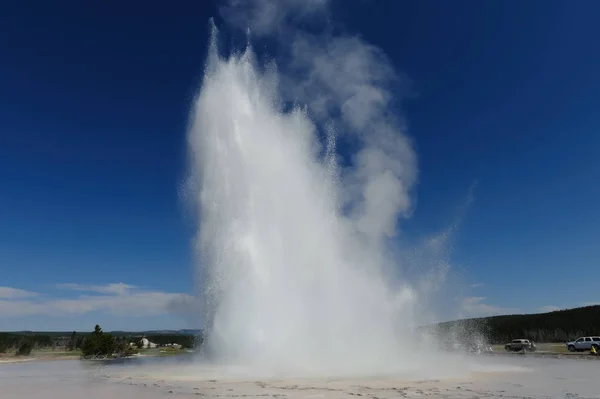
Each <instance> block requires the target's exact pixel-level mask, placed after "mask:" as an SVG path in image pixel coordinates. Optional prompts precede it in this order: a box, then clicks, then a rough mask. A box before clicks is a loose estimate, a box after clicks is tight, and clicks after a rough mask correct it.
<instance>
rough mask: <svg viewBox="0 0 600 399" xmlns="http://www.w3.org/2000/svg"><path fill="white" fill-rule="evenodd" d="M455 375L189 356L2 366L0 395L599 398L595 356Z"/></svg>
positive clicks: (90, 398)
mask: <svg viewBox="0 0 600 399" xmlns="http://www.w3.org/2000/svg"><path fill="white" fill-rule="evenodd" d="M470 362H471V363H470V365H471V366H470V369H469V370H465V371H464V373H459V374H462V375H459V374H456V376H454V377H446V378H440V379H436V378H426V379H416V378H414V377H408V376H399V375H396V376H371V377H355V378H327V379H325V378H314V377H313V378H289V377H285V378H282V377H279V378H277V377H256V376H255V377H249V376H246V377H244V376H243V375H242V374H240V373H238V374H231V373H227V374H225V373H223V372H222V371H219V370H218V369H214V368H212V369H211V368H210V367H208V366H206V365H205V366H201V365H197V364H194V363H191V362H190V360H189V359H179V360H168V361H160V360H145V361H139V360H136V361H122V362H96V363H93V362H80V361H56V362H26V363H18V364H0V398H2V399H4V398H6V399H9V398H10V399H15V398H49V399H53V398H61V399H80V398H81V399H96V398H98V399H100V398H102V399H106V398H110V399H130V398H134V399H135V398H148V399H153V398H165V397H171V398H198V397H206V398H223V399H228V398H254V397H272V398H282V399H294V398H324V399H329V398H355V399H359V398H360V397H364V398H365V399H387V398H425V397H427V398H431V399H436V398H473V399H474V398H518V399H522V398H523V399H524V398H532V399H534V398H535V399H537V398H553V399H554V398H561V399H562V398H564V399H592V398H594V399H600V362H598V361H593V360H582V359H552V358H539V357H528V356H521V357H514V356H507V357H497V356H493V357H486V356H481V357H474V358H473V359H470Z"/></svg>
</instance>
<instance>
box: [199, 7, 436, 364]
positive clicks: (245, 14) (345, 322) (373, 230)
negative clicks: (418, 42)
mask: <svg viewBox="0 0 600 399" xmlns="http://www.w3.org/2000/svg"><path fill="white" fill-rule="evenodd" d="M328 5H329V3H328V2H327V1H317V0H313V1H300V0H285V1H262V0H255V1H245V2H241V1H230V2H229V3H227V4H225V5H224V6H223V7H222V9H221V13H222V16H223V18H224V19H225V20H226V22H227V23H228V25H229V26H230V27H233V28H234V29H243V30H246V29H248V28H249V29H250V36H251V37H258V38H268V39H270V40H274V41H275V42H276V43H277V48H278V51H279V53H280V54H282V57H278V62H277V65H275V64H274V63H270V64H267V65H266V67H261V64H260V62H259V61H258V60H257V57H256V55H255V53H254V51H253V50H252V47H251V46H250V45H248V46H247V47H246V49H245V51H243V52H242V53H240V54H233V55H231V56H230V57H228V58H225V59H223V58H221V56H220V55H219V49H218V38H219V32H218V30H217V28H216V27H215V26H214V25H213V33H212V39H211V47H210V50H209V55H208V58H207V63H206V70H205V77H204V81H203V84H202V88H201V90H200V92H199V94H198V97H197V100H196V102H195V106H194V109H193V112H192V118H191V119H192V120H191V122H192V123H191V126H190V130H189V147H190V155H191V157H190V160H191V163H190V184H189V189H190V191H191V197H192V198H194V199H195V200H196V203H197V205H198V211H199V215H200V231H199V235H198V241H197V246H198V251H199V255H200V273H199V274H200V275H201V276H202V283H203V293H204V296H205V301H204V304H203V309H204V313H205V318H206V323H207V325H206V330H207V332H208V335H207V337H206V345H205V348H206V350H207V351H208V352H209V355H211V356H212V357H213V358H214V359H216V360H220V361H223V362H226V363H228V364H244V365H250V366H252V368H253V369H254V370H256V369H261V370H279V371H281V372H285V371H287V372H290V373H294V374H298V373H301V374H307V373H311V372H316V373H327V374H337V375H339V374H352V373H359V374H364V373H365V372H369V373H373V372H397V371H400V370H404V371H406V370H411V369H414V368H415V367H417V368H418V365H419V364H421V365H423V364H427V367H428V369H429V370H435V369H436V367H435V366H436V365H437V366H439V367H441V363H440V359H441V357H440V356H441V355H439V354H436V355H435V357H436V362H435V364H434V363H433V362H430V361H429V358H428V356H425V355H424V353H423V350H422V349H421V348H419V349H417V348H418V346H415V340H417V339H421V340H423V339H424V338H423V337H422V336H420V337H418V336H417V335H416V334H415V327H416V326H417V325H419V322H420V321H422V320H423V311H424V310H425V309H423V308H422V307H420V306H419V301H417V297H418V296H419V295H420V293H419V290H420V289H421V288H422V287H425V285H421V286H411V285H410V284H409V283H408V281H403V280H400V282H399V283H398V282H396V284H390V280H389V276H388V275H387V272H388V271H390V270H400V269H402V264H400V263H399V261H398V259H397V257H396V255H397V254H396V253H394V252H393V251H390V250H389V248H388V246H389V242H390V240H389V238H390V237H393V236H394V235H396V234H397V231H398V226H397V220H398V219H399V218H401V217H406V216H409V215H410V213H411V210H412V207H413V203H412V200H411V198H412V194H411V190H412V189H413V187H414V185H415V183H416V181H417V174H418V173H417V166H416V155H415V152H414V150H413V149H412V144H411V140H410V139H409V138H408V137H407V136H406V135H405V134H404V129H403V125H402V121H401V120H400V119H399V118H398V117H396V116H395V115H396V114H397V112H396V110H395V107H394V102H393V95H392V92H391V91H390V90H389V89H388V87H391V86H392V84H393V83H394V82H395V81H397V80H398V77H397V76H396V74H395V73H394V70H393V68H392V65H391V64H390V62H389V61H388V59H387V58H386V56H385V54H384V53H383V52H382V51H381V50H380V49H378V48H377V47H375V46H372V45H370V44H368V43H366V42H364V41H363V40H362V39H360V38H358V37H352V36H333V35H331V34H329V33H327V31H328V29H327V26H328V25H327V20H328V13H329V11H328V10H329V9H328ZM306 19H310V20H312V21H313V22H314V21H315V20H316V21H321V22H323V23H324V25H323V26H322V27H321V28H319V27H315V26H314V23H313V27H312V28H311V30H310V31H303V30H301V29H299V28H298V26H299V25H298V24H299V23H300V22H303V21H305V20H306ZM289 103H293V104H295V106H294V107H293V109H292V110H288V108H289V107H288V106H287V104H289ZM323 136H324V137H323ZM340 141H345V142H346V143H349V148H351V149H352V150H351V156H350V157H348V158H347V159H342V158H341V157H340V152H339V151H338V150H337V145H338V143H339V142H340ZM424 274H427V273H424ZM435 274H436V273H429V274H427V275H428V276H433V275H435ZM438 274H439V273H438ZM441 274H442V275H443V274H444V273H441ZM430 285H431V284H430ZM417 352H418V356H416V355H417Z"/></svg>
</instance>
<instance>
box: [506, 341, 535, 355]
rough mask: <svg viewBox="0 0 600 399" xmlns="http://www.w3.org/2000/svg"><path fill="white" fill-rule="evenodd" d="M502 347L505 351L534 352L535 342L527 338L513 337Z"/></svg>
mask: <svg viewBox="0 0 600 399" xmlns="http://www.w3.org/2000/svg"><path fill="white" fill-rule="evenodd" d="M504 349H505V350H506V351H507V352H520V351H524V352H526V351H529V352H534V351H535V350H536V349H537V348H536V346H535V344H534V343H533V342H532V341H530V340H528V339H513V340H512V342H510V343H508V344H506V345H504Z"/></svg>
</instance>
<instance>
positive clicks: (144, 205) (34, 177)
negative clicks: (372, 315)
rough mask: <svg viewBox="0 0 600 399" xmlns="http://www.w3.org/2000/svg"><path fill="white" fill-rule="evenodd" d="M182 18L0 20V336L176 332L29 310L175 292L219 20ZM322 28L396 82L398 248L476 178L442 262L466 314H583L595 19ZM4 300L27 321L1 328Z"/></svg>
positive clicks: (433, 7) (385, 6) (463, 7)
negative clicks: (414, 182) (184, 198)
mask: <svg viewBox="0 0 600 399" xmlns="http://www.w3.org/2000/svg"><path fill="white" fill-rule="evenodd" d="M42 3H43V2H40V5H41V4H42ZM195 3H197V4H196V5H195V6H193V7H192V6H190V7H189V9H187V10H183V9H181V8H180V9H177V10H171V11H168V10H166V11H165V10H158V9H155V10H149V9H146V10H144V11H140V10H141V9H136V8H135V7H132V8H131V9H130V10H125V9H120V10H119V11H116V10H115V9H109V8H108V6H107V8H106V9H102V7H101V6H95V7H94V8H89V9H76V8H74V7H69V8H65V9H64V10H56V9H55V10H53V12H52V14H53V15H52V16H48V15H49V13H48V12H45V13H44V12H41V11H39V12H38V13H37V14H33V13H31V12H30V13H29V14H26V13H25V12H24V11H23V10H13V11H12V12H8V11H7V12H6V13H5V14H4V15H2V16H0V53H1V54H2V57H1V61H0V287H12V288H16V289H21V290H26V291H30V292H35V293H41V294H40V295H38V296H28V295H32V294H27V293H20V294H17V293H16V291H10V290H8V289H7V288H4V294H2V292H3V291H2V290H1V289H0V312H3V314H0V320H2V321H0V330H1V329H21V328H30V329H62V328H63V326H64V328H65V329H70V328H78V329H79V328H86V326H87V324H93V323H94V320H98V319H99V318H100V320H102V321H103V322H105V323H108V326H107V328H115V329H116V328H154V327H156V328H162V327H168V326H177V327H178V326H183V325H185V323H184V322H181V321H180V320H179V319H177V318H176V317H172V318H167V317H165V316H161V315H154V314H153V312H149V315H148V316H146V317H143V318H129V317H124V316H122V315H121V316H114V315H112V313H114V312H112V313H111V312H110V311H107V310H106V309H105V308H102V309H100V310H95V309H96V308H93V306H92V305H90V306H92V308H90V309H91V310H90V311H89V312H86V311H85V309H84V310H79V313H77V312H75V313H72V314H71V313H65V314H63V315H62V316H60V317H57V316H55V315H48V314H46V315H45V316H43V317H42V316H39V315H37V314H38V313H40V312H42V311H40V310H39V309H54V308H52V307H51V306H50V305H48V307H46V308H44V307H43V306H41V305H39V304H40V303H41V302H44V301H46V302H49V301H50V302H51V301H52V300H53V299H55V298H63V299H64V298H66V299H70V298H76V297H79V295H82V294H83V295H88V294H90V295H97V294H98V293H99V292H100V293H102V292H104V294H106V293H109V294H111V295H112V294H115V293H116V291H113V290H110V289H108V290H107V289H106V288H104V289H103V288H102V287H98V286H105V285H106V284H109V283H118V282H123V283H126V284H131V285H136V286H139V288H137V289H134V290H133V291H132V292H134V294H131V293H128V294H127V295H142V294H144V293H145V294H148V295H154V296H156V297H159V298H163V296H165V295H168V294H165V293H189V292H191V290H192V288H193V278H192V270H193V263H192V258H191V249H190V243H191V240H192V235H193V231H194V226H193V222H192V221H191V220H189V217H188V215H186V212H185V210H184V208H183V206H182V203H181V201H180V200H179V198H178V190H179V186H180V184H181V180H182V178H183V176H184V173H185V171H184V162H185V126H186V123H187V115H188V112H189V108H190V103H191V99H192V96H193V94H194V92H195V91H196V89H197V87H198V85H199V82H200V79H201V73H202V68H203V62H204V56H205V50H206V43H207V34H208V25H207V22H208V18H210V17H211V16H217V15H218V12H217V11H216V9H215V8H214V6H213V5H212V4H211V3H210V2H208V1H207V2H195ZM30 4H31V2H30ZM31 9H34V7H31ZM140 13H143V14H145V15H143V16H141V14H140ZM117 14H120V16H115V15H117ZM332 15H333V18H334V19H335V21H336V23H338V24H341V25H343V27H344V29H345V30H346V31H347V32H351V33H359V34H361V35H362V37H363V38H364V39H366V40H367V41H369V42H371V43H373V44H375V45H377V46H379V47H381V48H382V49H383V50H384V51H385V52H386V53H387V55H388V56H389V57H390V58H391V60H392V62H393V63H394V65H395V67H396V68H397V69H398V71H400V72H402V73H403V74H405V75H407V76H408V77H409V78H410V80H411V81H412V88H413V91H414V93H415V95H414V96H413V97H412V98H410V99H407V100H405V102H404V104H403V112H404V116H405V118H406V119H407V123H408V127H409V134H410V135H411V136H412V137H413V138H414V139H415V143H416V149H417V153H418V157H419V168H420V181H419V184H418V187H417V197H418V203H417V208H416V212H415V214H414V217H413V219H412V220H410V221H409V222H407V223H405V224H404V225H403V226H404V227H403V229H404V231H405V233H404V234H407V235H408V236H409V237H413V238H414V237H420V236H422V235H427V234H435V233H436V232H437V231H440V230H442V229H444V228H445V227H446V226H447V225H448V224H450V223H452V221H453V219H454V218H455V217H456V213H457V209H460V208H461V204H463V203H464V201H465V200H466V197H467V192H468V189H469V187H470V186H471V185H473V183H474V182H477V184H476V185H475V188H474V191H473V193H474V197H475V201H474V202H473V203H472V204H471V205H470V206H469V208H468V210H467V213H466V215H465V216H464V218H463V220H462V223H461V225H460V229H459V231H458V232H457V233H456V235H455V237H454V241H453V247H452V249H453V252H452V263H453V264H454V265H455V267H456V269H455V270H457V271H458V272H459V273H460V274H461V276H463V277H464V280H465V281H466V282H467V284H483V285H482V286H479V287H473V288H472V289H471V291H470V292H467V293H466V294H465V295H467V296H469V297H472V298H471V302H470V305H471V308H470V309H471V311H472V313H486V311H487V312H488V313H494V312H498V311H500V312H501V311H502V310H503V309H507V310H512V309H514V308H516V309H518V310H522V311H527V312H530V311H536V310H537V309H538V308H541V307H544V306H558V307H570V306H578V305H581V304H584V303H589V302H597V301H600V294H598V282H597V279H593V278H589V277H590V276H593V275H594V273H595V270H597V266H598V265H599V259H600V231H599V228H598V226H600V131H599V125H600V124H599V121H600V119H599V118H600V114H599V113H598V110H600V76H599V71H600V52H598V51H597V48H598V43H597V39H598V37H600V28H598V24H597V18H596V17H597V15H600V3H598V2H595V1H578V2H567V1H528V2H502V1H495V2H479V1H463V2H458V3H456V2H446V1H393V0H388V1H377V2H365V1H358V2H350V1H341V2H337V3H334V7H333V9H332ZM218 21H219V20H218V19H217V22H218ZM57 283H73V284H79V285H80V286H79V288H80V290H74V289H73V287H71V288H70V289H65V288H64V287H63V288H62V289H58V288H56V287H53V285H55V284H57ZM83 285H86V286H87V287H83ZM90 285H94V287H89V286H90ZM9 291H10V292H9ZM86 293H87V294H86ZM161 295H163V296H161ZM3 297H4V300H3V299H2V298H3ZM483 297H485V299H482V298H483ZM169 298H170V297H169ZM117 299H118V298H117ZM163 299H164V298H163ZM161 300H162V299H161ZM18 301H22V302H18ZM115 301H116V299H115ZM131 301H134V299H131ZM115 303H116V302H115ZM15 304H17V305H18V306H31V307H32V310H31V311H30V313H31V315H30V316H27V317H13V316H10V317H5V316H6V315H10V314H12V313H11V311H10V310H7V309H9V308H10V307H11V306H13V305H15ZM36 304H37V305H36ZM59 305H61V303H59ZM62 305H64V304H62ZM62 305H61V306H62ZM475 305H477V306H475ZM35 306H38V308H36V307H35ZM52 306H54V305H52ZM57 306H58V305H57ZM65 306H67V308H68V306H70V305H65ZM115 306H116V305H115ZM129 306H131V309H136V307H135V306H137V305H135V304H131V303H130V305H129ZM486 306H487V307H486ZM36 309H37V310H36ZM56 309H66V308H64V307H63V308H61V307H60V306H59V307H57V308H56ZM69 309H70V308H69ZM49 311H50V310H49ZM95 311H97V312H98V314H94V313H93V312H95ZM43 312H46V310H44V311H43ZM57 312H59V313H60V311H58V310H57ZM13 313H14V312H13ZM81 314H83V315H84V316H79V315H81ZM84 321H85V323H84Z"/></svg>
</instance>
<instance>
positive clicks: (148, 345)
mask: <svg viewBox="0 0 600 399" xmlns="http://www.w3.org/2000/svg"><path fill="white" fill-rule="evenodd" d="M140 343H141V344H142V348H144V349H146V348H156V347H157V346H158V345H156V344H155V343H154V342H150V341H149V340H148V338H142V339H141V340H140Z"/></svg>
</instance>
